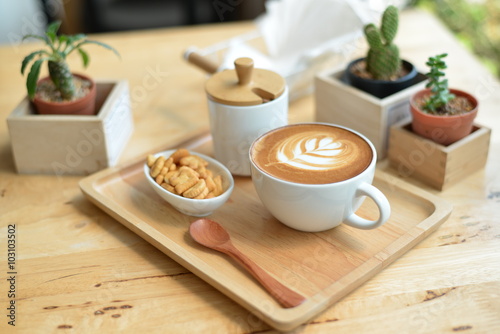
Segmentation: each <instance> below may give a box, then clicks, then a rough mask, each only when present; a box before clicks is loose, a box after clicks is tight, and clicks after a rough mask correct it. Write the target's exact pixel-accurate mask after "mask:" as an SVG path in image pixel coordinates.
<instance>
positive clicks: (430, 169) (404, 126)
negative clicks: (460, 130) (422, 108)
mask: <svg viewBox="0 0 500 334" xmlns="http://www.w3.org/2000/svg"><path fill="white" fill-rule="evenodd" d="M490 135H491V130H490V129H489V128H486V127H483V126H480V125H477V124H474V127H473V130H472V133H471V134H470V135H468V136H467V137H465V138H463V139H461V140H459V141H457V142H455V143H453V144H451V145H448V146H443V145H440V144H436V143H435V142H433V141H431V140H429V139H426V138H423V137H421V136H419V135H417V134H415V133H414V132H413V131H412V130H411V123H409V122H402V123H399V124H396V125H394V126H392V127H391V130H390V139H389V153H388V156H389V162H390V164H391V166H392V167H394V168H395V169H396V170H397V171H398V173H399V174H400V175H401V176H404V177H408V176H410V177H415V178H416V179H419V180H421V181H423V182H425V183H427V184H428V185H430V186H432V187H434V188H436V189H438V190H444V189H446V188H448V187H449V186H451V185H454V184H456V183H457V182H459V181H460V180H462V179H463V178H465V177H466V176H468V175H470V174H471V173H473V172H475V171H477V170H479V169H481V168H483V167H484V165H485V164H486V160H487V158H488V150H489V146H490V145H489V143H490Z"/></svg>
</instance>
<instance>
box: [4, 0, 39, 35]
mask: <svg viewBox="0 0 500 334" xmlns="http://www.w3.org/2000/svg"><path fill="white" fill-rule="evenodd" d="M46 24H47V18H46V16H45V14H44V13H43V11H42V6H41V3H40V1H38V0H0V44H16V43H19V42H20V41H21V39H22V36H24V35H26V34H43V32H44V31H45V27H46Z"/></svg>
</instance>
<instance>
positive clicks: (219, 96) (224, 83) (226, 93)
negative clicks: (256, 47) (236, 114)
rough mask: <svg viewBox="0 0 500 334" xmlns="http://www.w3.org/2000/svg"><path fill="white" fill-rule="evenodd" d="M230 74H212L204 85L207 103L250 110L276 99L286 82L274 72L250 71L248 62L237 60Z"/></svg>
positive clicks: (248, 60)
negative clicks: (209, 100) (248, 108)
mask: <svg viewBox="0 0 500 334" xmlns="http://www.w3.org/2000/svg"><path fill="white" fill-rule="evenodd" d="M234 66H235V69H234V70H224V71H221V72H217V73H215V74H214V75H213V76H212V77H211V78H210V79H209V80H208V81H207V83H206V85H205V90H206V92H207V94H208V98H210V99H211V100H213V101H215V102H218V103H222V104H228V105H233V106H253V105H257V104H262V103H265V102H268V101H270V100H274V99H276V98H278V97H279V96H280V95H281V94H283V92H284V91H285V86H286V82H285V79H283V77H282V76H281V75H279V74H277V73H275V72H272V71H268V70H264V69H259V68H254V67H253V60H252V59H251V58H238V59H236V60H235V61H234Z"/></svg>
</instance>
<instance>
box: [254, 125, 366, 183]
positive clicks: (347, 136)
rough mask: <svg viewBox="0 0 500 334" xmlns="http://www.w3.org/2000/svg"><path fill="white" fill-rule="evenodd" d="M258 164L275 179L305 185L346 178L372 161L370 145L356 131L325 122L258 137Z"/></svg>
mask: <svg viewBox="0 0 500 334" xmlns="http://www.w3.org/2000/svg"><path fill="white" fill-rule="evenodd" d="M250 155H251V159H252V160H253V162H254V163H255V165H256V166H257V167H258V168H260V169H261V170H262V171H264V172H265V173H267V174H270V175H272V176H274V177H276V178H279V179H282V180H285V181H289V182H295V183H306V184H325V183H334V182H339V181H344V180H347V179H350V178H352V177H354V176H356V175H358V174H360V173H361V172H363V171H364V170H365V169H366V168H367V167H368V166H369V165H370V163H371V161H372V158H373V154H372V149H371V147H370V145H369V144H368V143H367V142H366V141H365V140H364V139H363V138H361V137H360V136H358V135H357V134H355V133H353V132H351V131H348V130H346V129H343V128H340V127H336V126H333V125H326V124H296V125H288V126H285V127H281V128H278V129H275V130H273V131H270V132H268V133H267V134H265V135H263V136H261V137H260V138H258V139H257V140H256V141H255V142H254V144H253V145H252V148H251V150H250Z"/></svg>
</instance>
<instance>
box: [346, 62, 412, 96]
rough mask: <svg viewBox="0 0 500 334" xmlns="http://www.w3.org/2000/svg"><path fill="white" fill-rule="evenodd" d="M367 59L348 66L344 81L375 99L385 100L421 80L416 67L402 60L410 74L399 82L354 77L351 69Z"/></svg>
mask: <svg viewBox="0 0 500 334" xmlns="http://www.w3.org/2000/svg"><path fill="white" fill-rule="evenodd" d="M364 59H365V58H359V59H356V60H353V61H352V62H350V63H349V65H347V69H346V71H345V72H344V81H345V82H346V83H348V84H350V85H351V86H354V87H356V88H359V89H361V90H363V91H365V92H367V93H369V94H372V95H373V96H375V97H378V98H380V99H383V98H384V97H387V96H389V95H392V94H394V93H397V92H399V91H401V90H403V89H405V88H408V87H410V86H411V85H413V84H416V83H417V82H419V81H420V80H418V78H417V77H418V72H417V69H416V68H415V66H413V64H411V63H410V62H408V61H406V60H402V63H403V67H404V68H405V69H406V70H407V71H408V74H407V75H405V76H404V77H401V78H399V79H398V80H393V81H389V80H374V79H365V78H361V77H359V76H357V75H354V74H353V73H352V71H351V68H352V67H353V66H354V65H355V64H356V63H358V62H360V61H363V60H364Z"/></svg>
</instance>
